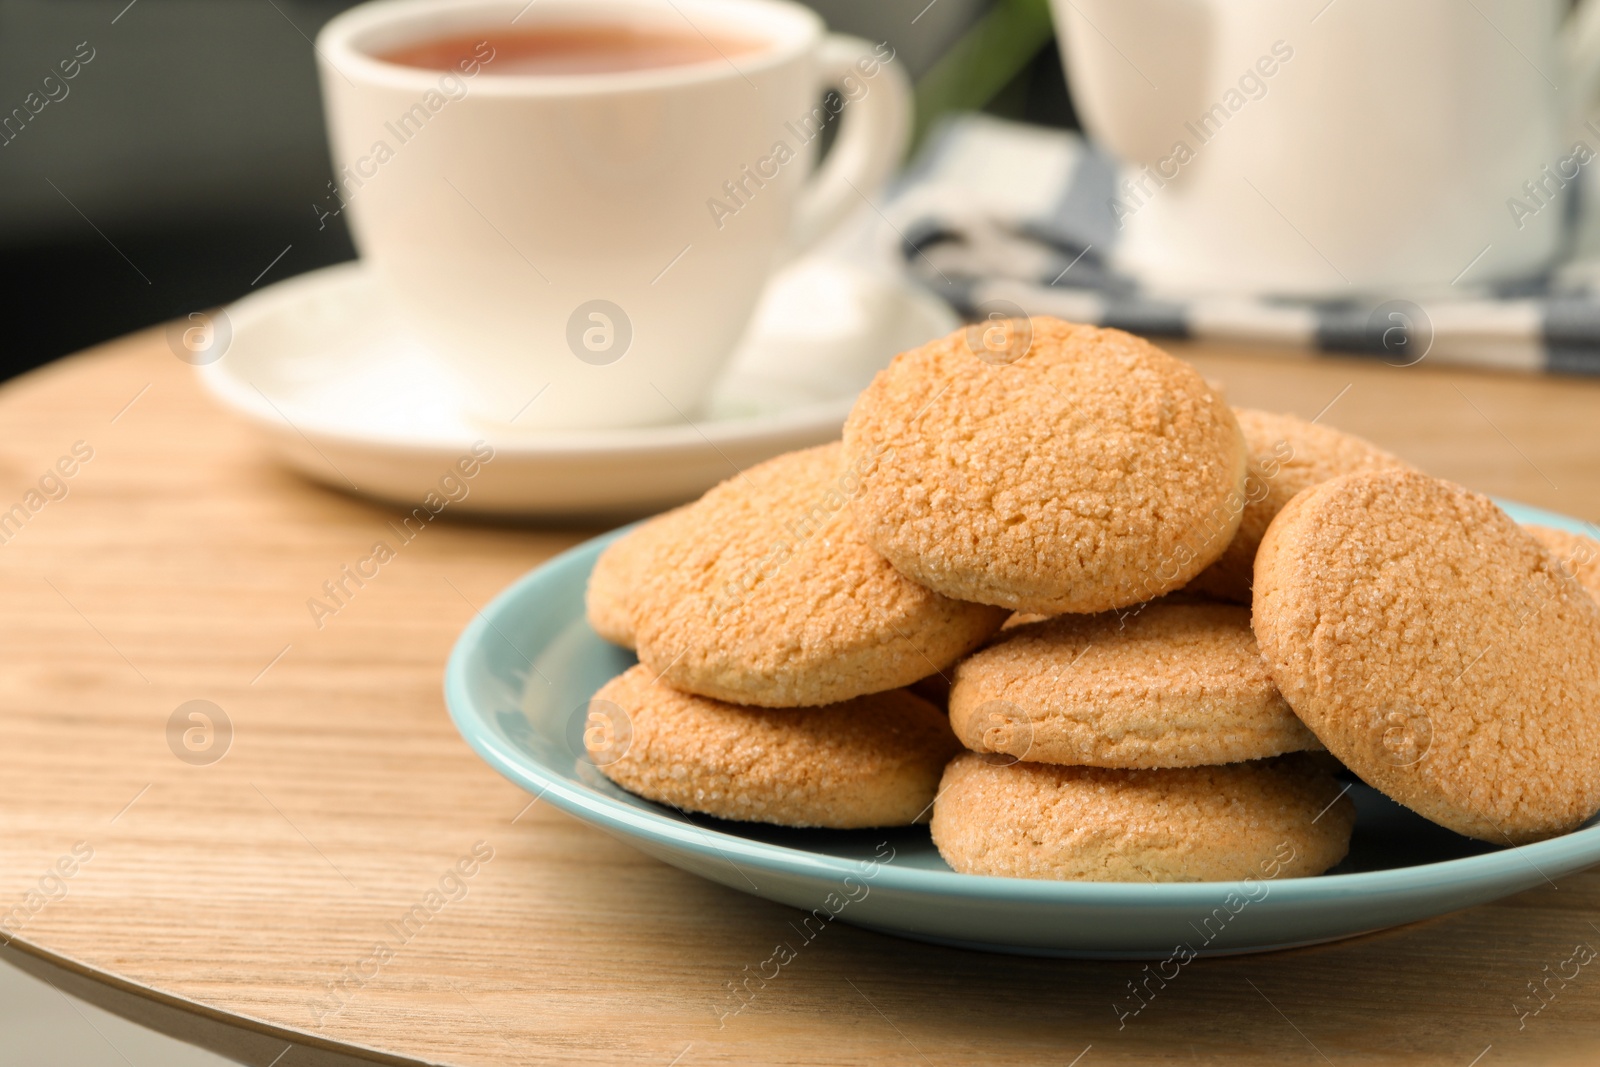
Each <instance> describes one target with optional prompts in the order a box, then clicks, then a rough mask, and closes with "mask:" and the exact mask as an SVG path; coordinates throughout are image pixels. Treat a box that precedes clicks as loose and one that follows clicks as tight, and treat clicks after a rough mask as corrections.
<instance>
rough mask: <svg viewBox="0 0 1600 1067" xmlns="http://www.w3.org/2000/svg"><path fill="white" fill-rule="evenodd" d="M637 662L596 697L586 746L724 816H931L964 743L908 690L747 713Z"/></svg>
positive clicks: (641, 782) (598, 759) (886, 822)
mask: <svg viewBox="0 0 1600 1067" xmlns="http://www.w3.org/2000/svg"><path fill="white" fill-rule="evenodd" d="M654 678H655V676H654V675H653V674H652V673H651V672H650V670H649V668H647V667H645V666H643V665H638V666H634V667H632V668H630V669H629V670H627V671H626V672H624V673H623V674H620V675H618V676H617V677H616V678H613V679H612V680H611V681H609V682H607V683H606V684H605V685H604V686H602V687H601V688H600V691H599V692H597V693H596V694H595V695H594V698H593V699H592V700H591V701H590V702H589V712H588V718H587V722H586V729H585V731H584V741H585V747H586V748H587V750H588V752H589V755H590V758H591V759H592V760H593V762H594V764H595V766H596V767H598V768H599V769H600V771H601V772H602V773H604V774H605V775H606V777H608V778H610V779H611V780H612V781H613V782H616V783H617V784H618V785H620V786H621V787H622V788H624V789H626V790H628V791H629V792H631V793H637V794H638V795H639V796H642V797H644V798H646V799H647V800H654V801H657V802H658V803H662V804H668V805H671V806H672V807H675V808H681V809H683V810H685V811H696V812H701V813H703V814H705V815H714V816H716V817H717V818H719V819H737V820H741V821H744V822H763V823H775V824H777V825H779V826H825V827H830V828H833V829H853V828H858V827H866V826H906V825H910V824H911V823H916V822H923V821H926V820H927V818H928V812H929V811H930V809H931V808H932V805H933V797H934V791H935V788H936V787H937V786H938V783H939V774H940V772H941V771H942V770H943V768H944V765H945V762H946V761H948V760H949V759H950V757H951V756H952V755H954V754H955V753H956V752H957V751H959V750H960V748H961V746H960V745H959V744H958V743H957V742H956V739H955V738H954V737H953V736H952V735H951V733H950V727H949V725H948V723H947V722H946V721H945V718H944V715H943V714H941V713H940V711H939V709H938V708H935V707H934V706H933V705H931V704H929V703H928V702H927V701H925V700H922V699H920V698H919V697H915V696H912V695H911V694H910V693H908V692H906V691H905V690H903V689H902V690H894V691H892V692H888V693H875V694H873V695H871V696H864V697H857V698H856V699H854V700H848V701H845V702H843V703H840V704H830V705H828V706H826V707H820V708H783V709H772V708H744V707H739V706H737V705H734V704H725V703H723V702H722V701H720V700H709V699H707V698H705V697H697V696H693V695H691V694H688V693H680V692H678V691H677V690H675V689H672V688H670V687H669V686H667V685H666V684H665V683H664V682H655V681H654Z"/></svg>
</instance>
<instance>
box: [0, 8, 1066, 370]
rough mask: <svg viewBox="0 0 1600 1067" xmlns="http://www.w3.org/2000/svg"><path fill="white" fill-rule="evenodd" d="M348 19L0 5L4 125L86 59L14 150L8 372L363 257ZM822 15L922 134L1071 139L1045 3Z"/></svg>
mask: <svg viewBox="0 0 1600 1067" xmlns="http://www.w3.org/2000/svg"><path fill="white" fill-rule="evenodd" d="M351 6H353V5H352V3H350V2H346V0H132V2H131V3H130V2H129V0H0V115H6V114H10V112H11V109H12V108H13V107H15V106H20V105H21V104H22V101H23V99H24V97H26V96H27V95H28V94H29V93H30V92H31V91H33V90H34V89H35V88H36V87H37V85H38V83H39V80H40V78H42V77H43V76H44V75H45V74H47V73H49V72H50V71H51V69H52V68H53V66H54V64H55V63H56V61H57V60H58V59H60V58H64V57H69V56H72V55H73V54H74V52H75V51H80V52H81V53H82V54H86V55H87V54H89V52H88V49H92V50H93V51H92V55H93V58H92V59H91V60H90V61H89V62H88V63H87V64H86V65H85V66H84V68H83V70H82V72H81V73H80V74H79V76H78V77H77V78H76V79H74V80H73V81H71V82H70V83H67V84H68V85H69V92H68V94H67V95H66V96H65V97H63V98H62V99H60V100H57V101H53V102H51V103H49V104H48V105H46V106H47V111H45V112H43V113H41V114H40V115H39V116H38V118H37V119H36V120H34V121H31V122H29V123H28V124H27V125H26V126H25V127H23V128H22V132H21V133H19V134H13V135H12V137H11V139H10V140H8V141H5V142H4V143H3V144H0V285H3V286H4V291H5V293H6V301H5V304H6V306H7V307H9V308H11V309H12V310H11V313H10V314H9V315H8V316H7V320H8V321H7V324H6V326H7V329H6V344H5V345H4V346H3V347H0V377H4V378H9V377H11V376H13V375H16V374H18V373H21V372H22V371H25V370H27V369H29V368H31V367H35V366H38V365H39V364H41V363H45V362H48V361H49V360H52V359H55V358H56V357H58V356H61V355H65V354H67V353H69V352H74V351H76V350H78V349H80V348H83V347H85V346H87V345H91V344H94V343H95V342H97V341H103V340H106V339H109V338H112V337H116V336H118V335H120V334H124V333H127V332H128V331H130V330H133V329H137V328H139V327H143V326H149V325H152V324H154V323H158V322H162V321H164V320H167V319H170V318H173V317H175V316H178V315H180V314H183V313H186V312H188V311H192V310H197V309H201V308H206V307H211V306H214V305H217V304H221V303H225V302H227V301H229V300H233V299H235V298H237V297H240V296H242V295H244V294H245V293H247V292H249V291H250V290H251V289H252V288H254V287H256V286H261V285H267V284H270V283H271V282H274V281H279V280H281V279H283V278H286V277H288V276H290V275H293V274H299V273H302V272H304V271H308V270H312V269H314V268H316V267H321V266H326V265H328V264H331V263H336V262H339V261H341V260H345V259H350V258H353V257H354V255H355V250H354V248H353V247H352V246H351V243H350V236H349V233H348V231H347V230H346V228H345V224H344V221H343V220H342V219H340V218H330V219H328V220H327V221H326V224H325V225H323V224H320V223H319V220H318V214H317V211H316V207H315V205H317V204H319V203H322V202H324V201H325V198H326V197H327V195H328V183H329V181H330V180H331V179H332V170H331V167H330V165H329V159H328V147H327V140H326V136H325V133H324V127H323V121H322V108H321V103H320V101H319V98H318V92H317V81H316V68H315V64H314V62H313V54H312V47H311V41H312V39H313V38H314V37H315V36H316V34H317V30H318V29H320V28H321V26H322V24H323V23H324V22H326V21H327V20H328V19H329V18H331V17H333V16H334V15H335V14H337V13H338V12H339V11H342V10H344V9H345V8H347V7H351ZM810 6H812V7H814V8H815V9H816V10H817V11H818V12H819V13H820V14H821V15H822V16H823V17H824V18H825V19H826V20H827V22H828V24H829V25H830V26H831V27H832V28H833V29H835V30H838V31H840V32H844V33H852V34H857V35H859V36H862V37H866V38H869V39H871V40H873V41H885V40H886V41H888V42H889V43H890V44H891V45H892V46H893V47H894V48H895V51H896V54H897V56H898V57H899V59H900V60H901V61H903V62H904V64H905V68H906V70H907V71H908V72H909V73H910V74H911V76H912V77H913V78H914V79H915V81H916V87H917V104H918V113H919V133H921V132H925V131H926V129H927V128H928V126H929V125H931V124H932V123H933V122H935V121H936V120H937V118H938V117H939V116H940V115H942V114H946V113H948V112H950V111H953V110H971V109H982V110H987V111H991V112H993V113H996V114H1000V115H1004V116H1007V117H1012V118H1025V119H1027V120H1029V121H1032V122H1038V123H1042V124H1046V125H1053V126H1065V127H1075V126H1076V122H1075V119H1074V116H1073V112H1072V107H1071V104H1070V102H1069V100H1068V97H1067V90H1066V86H1065V82H1064V80H1063V77H1062V72H1061V64H1060V59H1059V57H1058V54H1057V50H1056V49H1055V47H1054V46H1053V40H1054V37H1053V31H1052V29H1051V24H1050V16H1049V12H1048V10H1047V8H1046V0H932V2H931V3H930V2H929V0H865V2H863V0H811V5H810ZM83 45H86V46H87V48H81V47H80V46H83ZM45 120H48V121H45Z"/></svg>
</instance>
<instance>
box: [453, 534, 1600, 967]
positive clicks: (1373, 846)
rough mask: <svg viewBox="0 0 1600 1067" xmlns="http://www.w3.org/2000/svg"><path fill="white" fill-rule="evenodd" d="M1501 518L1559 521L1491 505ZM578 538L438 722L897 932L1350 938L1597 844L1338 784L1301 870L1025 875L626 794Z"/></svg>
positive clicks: (1105, 946) (619, 810)
mask: <svg viewBox="0 0 1600 1067" xmlns="http://www.w3.org/2000/svg"><path fill="white" fill-rule="evenodd" d="M1503 506H1504V507H1505V509H1506V510H1507V511H1508V512H1509V513H1510V514H1511V515H1512V516H1513V517H1514V518H1516V519H1517V520H1518V521H1520V522H1537V523H1542V524H1544V525H1548V526H1557V527H1562V528H1565V529H1568V530H1572V531H1574V532H1580V533H1581V532H1586V531H1585V527H1584V525H1583V524H1582V523H1580V522H1578V521H1577V520H1575V519H1569V518H1566V517H1565V516H1561V515H1556V514H1553V513H1551V512H1546V511H1540V510H1538V509H1536V508H1531V507H1525V506H1522V505H1517V504H1504V505H1503ZM620 532H621V531H617V532H613V533H611V534H608V535H606V536H605V537H600V538H596V539H595V540H592V541H589V542H586V543H585V544H582V545H579V546H578V547H577V548H574V549H573V550H572V551H570V552H567V553H565V554H563V555H561V556H558V557H556V558H555V559H553V560H551V561H550V562H548V563H546V564H545V565H544V566H542V567H540V568H538V569H537V570H535V571H532V572H531V573H529V574H527V575H525V576H524V577H523V578H522V579H520V580H519V581H518V582H517V583H516V584H515V585H513V586H511V588H509V589H507V590H506V591H505V592H503V593H501V594H500V596H498V597H496V598H495V600H494V602H493V603H491V604H490V605H489V606H488V608H486V609H485V610H484V612H483V613H482V614H481V615H480V616H478V617H477V618H475V619H474V620H473V621H472V623H471V624H470V625H469V626H468V627H467V628H466V630H465V631H464V632H463V633H462V635H461V638H460V640H459V641H458V642H457V643H456V647H455V650H454V652H453V653H452V654H451V656H450V664H449V666H448V668H447V669H446V671H445V699H446V700H447V702H448V703H449V706H450V714H451V716H452V717H453V718H454V720H455V723H456V727H457V729H459V730H460V731H461V734H462V736H463V737H465V738H466V739H467V742H468V743H469V744H470V745H472V747H473V748H474V749H476V750H477V751H478V754H479V755H481V756H482V757H483V758H484V759H485V760H487V761H488V762H489V764H490V765H491V766H492V767H494V768H495V770H497V771H499V772H500V773H501V774H503V775H505V776H506V777H507V778H509V779H511V780H512V781H513V782H515V783H517V784H518V785H519V786H521V787H522V788H524V789H526V790H528V791H529V792H530V793H533V794H535V795H536V796H539V797H542V798H543V799H544V800H547V801H549V802H550V803H552V804H554V805H556V806H557V807H559V808H561V809H562V810H563V811H566V812H568V813H570V814H572V815H574V816H576V817H577V818H579V819H582V820H583V821H584V822H587V823H590V824H592V825H594V826H596V827H598V828H600V829H601V830H604V831H605V832H607V833H609V834H611V835H613V836H615V837H618V838H621V839H622V840H624V841H626V842H627V843H628V844H630V845H632V846H634V847H635V848H638V849H639V850H641V851H643V852H645V853H647V854H649V855H651V856H654V857H656V858H657V859H661V860H664V861H666V862H667V863H670V864H673V865H674V866H676V867H681V868H683V869H684V870H686V871H691V872H693V873H695V874H698V875H700V876H702V877H704V878H709V879H711V880H712V881H714V882H720V883H721V884H723V885H726V886H731V887H732V888H734V889H738V890H742V891H745V892H749V893H754V894H756V895H758V896H761V897H766V898H767V899H769V900H775V901H779V902H781V903H784V904H789V905H792V906H794V907H796V908H800V909H802V910H803V911H806V912H813V911H814V912H815V913H816V915H815V917H814V918H812V919H802V920H801V921H802V922H808V923H809V924H810V925H811V926H817V925H820V924H821V923H823V922H825V921H831V919H832V918H834V917H837V918H839V919H841V920H843V921H845V922H849V923H854V924H856V925H859V926H864V927H868V928H870V929H873V930H879V931H882V932H884V933H891V934H898V935H901V936H903V937H911V938H916V939H918V940H923V941H935V942H940V943H944V944H951V945H960V946H964V947H969V948H980V949H990V950H994V951H998V952H1015V953H1022V954H1026V955H1039V956H1081V957H1101V958H1165V957H1167V956H1170V955H1172V954H1173V952H1174V947H1175V946H1178V945H1185V946H1187V948H1188V949H1189V950H1190V951H1193V952H1196V953H1198V954H1200V955H1215V954H1226V953H1239V952H1261V951H1266V950H1269V949H1278V948H1289V947H1292V946H1295V945H1306V944H1313V943H1315V942H1319V941H1331V940H1335V939H1337V938H1342V937H1351V936H1353V935H1356V934H1361V933H1366V932H1368V931H1372V930H1379V929H1383V928H1384V927H1389V926H1396V925H1399V924H1401V923H1408V922H1415V921H1417V920H1419V919H1425V918H1428V917H1430V916H1434V915H1441V914H1443V913H1445V912H1450V911H1455V910H1457V909H1459V908H1466V907H1471V906H1473V905H1475V904H1482V903H1485V902H1487V901H1490V900H1495V899H1497V898H1499V897H1504V896H1507V895H1509V894H1511V893H1516V892H1518V891H1520V890H1523V889H1527V888H1530V887H1532V886H1537V885H1542V884H1545V883H1546V882H1548V881H1552V880H1554V879H1556V878H1559V877H1561V876H1562V875H1564V874H1568V873H1570V872H1572V871H1575V870H1579V869H1581V868H1583V867H1587V866H1589V865H1590V864H1593V863H1596V862H1600V826H1597V825H1595V820H1591V822H1590V823H1589V824H1586V825H1585V827H1584V828H1583V829H1580V830H1577V831H1575V832H1573V833H1570V834H1567V835H1566V836H1565V837H1560V838H1556V839H1554V840H1550V841H1541V842H1539V843H1538V844H1534V845H1527V846H1525V847H1522V848H1513V849H1496V848H1493V847H1492V846H1489V845H1485V844H1483V843H1481V842H1476V841H1470V840H1468V839H1466V838H1464V837H1459V836H1457V835H1456V834H1453V833H1451V832H1450V831H1448V830H1444V829H1442V828H1440V827H1438V826H1435V825H1433V824H1432V823H1429V822H1427V821H1425V820H1423V819H1422V818H1420V817H1419V816H1417V815H1414V814H1412V813H1411V812H1409V811H1407V810H1406V809H1404V808H1401V807H1399V806H1398V805H1396V804H1394V803H1393V802H1391V801H1389V800H1387V799H1386V798H1385V797H1383V796H1382V795H1381V794H1379V793H1377V792H1375V791H1373V790H1371V789H1368V788H1366V787H1365V786H1362V785H1356V786H1354V787H1353V788H1352V790H1351V796H1352V797H1354V798H1355V802H1356V808H1357V811H1358V813H1359V814H1358V818H1357V821H1356V830H1355V836H1354V839H1353V840H1352V842H1351V848H1350V855H1349V857H1348V858H1347V859H1346V860H1345V861H1344V862H1343V863H1341V864H1340V865H1339V866H1338V867H1337V868H1335V869H1334V871H1333V872H1331V873H1329V874H1325V875H1322V876H1320V877H1316V878H1298V879H1283V880H1277V881H1274V880H1270V879H1266V880H1262V881H1258V882H1253V883H1230V882H1200V883H1167V884H1145V883H1127V882H1111V883H1107V882H1098V883H1097V882H1039V881H1025V880H1022V879H1014V878H988V877H980V876H976V875H966V874H956V873H955V872H953V871H951V870H950V868H949V867H947V866H946V865H945V863H944V861H943V860H942V859H940V857H939V854H938V852H937V851H936V850H935V849H934V847H933V844H932V842H931V841H930V840H929V837H928V831H927V828H926V827H913V828H906V829H897V830H862V831H838V830H810V831H806V830H787V829H782V828H777V827H767V826H758V825H754V824H748V823H731V822H722V821H719V820H716V819H711V818H708V817H704V816H694V817H693V818H692V819H691V818H688V817H685V816H684V815H683V814H682V813H680V812H677V811H674V810H671V809H669V808H665V807H662V806H660V805H657V804H652V803H650V802H649V801H646V800H641V799H640V798H638V797H635V796H633V795H631V794H629V793H626V792H624V791H623V790H621V789H618V788H617V787H616V786H614V785H612V784H611V783H610V782H609V781H607V780H606V779H605V778H604V777H603V776H602V775H601V774H600V773H599V772H598V771H597V770H596V769H595V768H594V767H593V766H592V765H591V764H590V763H589V762H588V759H587V757H586V756H584V755H583V742H582V731H583V723H584V709H585V708H586V706H587V703H588V700H589V696H590V695H591V694H592V693H593V692H594V691H595V690H596V689H598V688H599V687H600V685H601V684H602V683H604V682H605V681H606V680H607V679H609V678H611V677H613V676H614V675H616V674H618V673H620V672H621V671H623V670H624V669H626V668H627V667H629V666H630V665H631V664H632V663H633V662H634V658H633V656H632V654H630V653H627V652H624V651H622V650H620V649H617V648H615V647H613V646H611V645H609V644H607V643H606V642H604V641H602V640H601V639H600V638H599V637H597V636H595V634H594V632H593V631H592V630H590V629H589V626H588V624H587V623H586V622H585V621H584V617H583V591H584V584H585V582H586V581H587V579H588V576H589V570H590V568H591V567H593V566H594V561H595V557H596V556H598V555H599V553H600V550H601V549H602V548H604V547H605V545H606V544H607V543H608V542H609V541H610V540H612V539H613V538H614V537H616V536H617V533H620Z"/></svg>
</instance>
